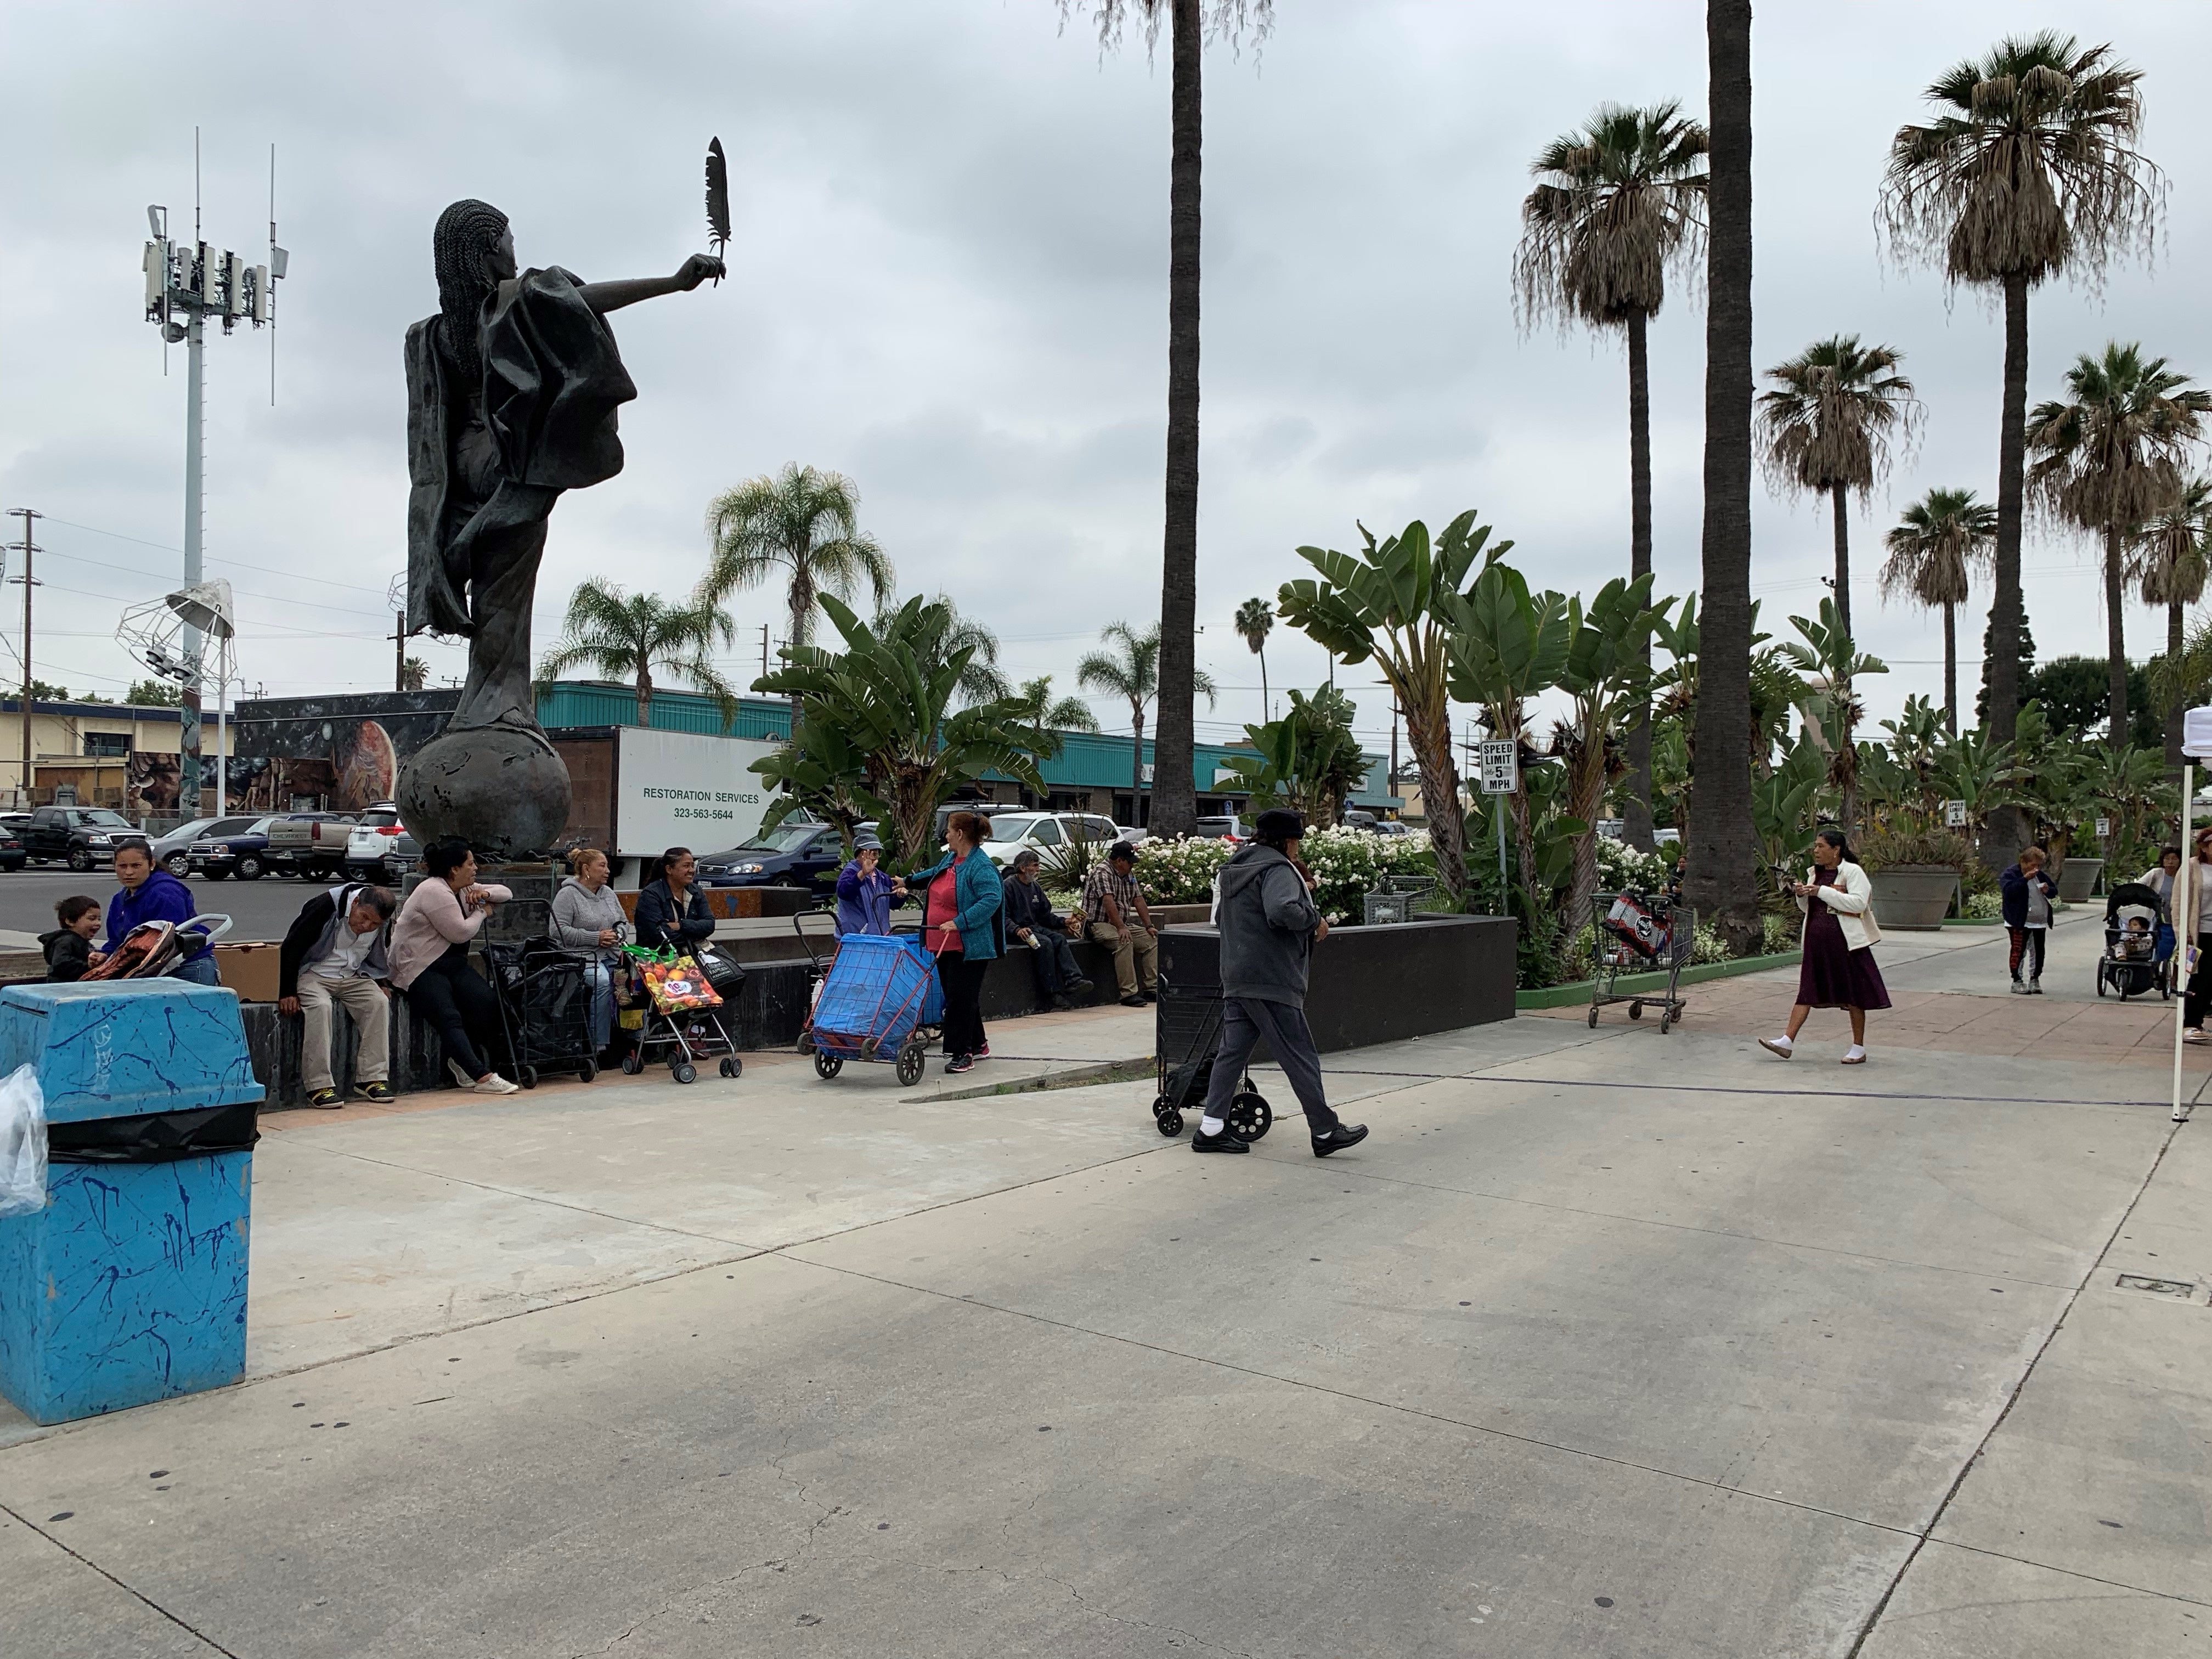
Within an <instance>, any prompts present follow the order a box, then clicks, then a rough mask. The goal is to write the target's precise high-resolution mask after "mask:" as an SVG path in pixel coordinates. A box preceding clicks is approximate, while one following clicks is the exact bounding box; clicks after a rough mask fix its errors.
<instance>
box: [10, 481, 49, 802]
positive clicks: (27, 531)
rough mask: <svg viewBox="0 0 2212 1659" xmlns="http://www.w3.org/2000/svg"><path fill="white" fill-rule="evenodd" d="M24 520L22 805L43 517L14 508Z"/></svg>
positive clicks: (26, 793)
mask: <svg viewBox="0 0 2212 1659" xmlns="http://www.w3.org/2000/svg"><path fill="white" fill-rule="evenodd" d="M13 512H14V514H15V517H16V518H19V519H21V520H22V521H23V539H22V540H21V542H20V543H18V544H17V545H18V546H20V547H21V549H22V550H23V574H21V576H18V577H17V578H16V579H15V580H18V581H20V582H21V583H22V584H23V805H26V806H28V805H30V804H31V590H32V589H33V587H36V586H38V585H39V584H38V581H37V580H36V579H35V577H34V576H33V574H32V571H31V556H32V555H33V554H34V553H36V552H38V551H39V548H38V545H37V544H35V543H34V542H33V541H32V540H31V526H32V525H33V523H34V522H35V521H36V520H40V519H43V518H45V517H46V514H45V513H34V512H33V511H32V510H31V509H30V508H29V507H15V508H14V509H13Z"/></svg>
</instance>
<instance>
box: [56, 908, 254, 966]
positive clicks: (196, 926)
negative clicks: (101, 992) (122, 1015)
mask: <svg viewBox="0 0 2212 1659" xmlns="http://www.w3.org/2000/svg"><path fill="white" fill-rule="evenodd" d="M229 931H230V918H229V917H228V916H222V915H207V916H193V917H191V918H190V919H189V920H187V921H178V922H171V921H142V922H140V923H139V924H138V925H137V927H133V928H132V929H131V931H130V932H129V933H126V934H125V936H124V937H123V939H122V941H121V942H120V943H118V945H116V947H115V948H114V949H113V950H112V951H109V952H108V954H107V959H106V961H105V962H103V963H100V965H99V966H98V967H97V968H93V969H87V970H86V973H85V975H84V978H85V979H87V980H99V979H160V978H161V977H162V976H163V975H166V974H167V973H168V971H169V970H170V969H172V968H174V967H175V966H176V965H177V964H178V963H180V962H182V961H183V960H184V959H185V957H188V956H190V955H191V953H192V952H193V951H197V950H198V949H199V948H200V946H201V945H212V944H214V943H215V941H216V940H217V939H221V938H222V936H223V935H224V934H225V933H228V932H229Z"/></svg>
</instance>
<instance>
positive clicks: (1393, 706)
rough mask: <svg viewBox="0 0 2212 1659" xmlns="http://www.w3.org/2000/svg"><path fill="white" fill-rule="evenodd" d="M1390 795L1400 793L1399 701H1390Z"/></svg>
mask: <svg viewBox="0 0 2212 1659" xmlns="http://www.w3.org/2000/svg"><path fill="white" fill-rule="evenodd" d="M1390 793H1392V794H1394V795H1395V794H1396V793H1398V700H1397V699H1396V698H1395V697H1393V698H1391V699H1390Z"/></svg>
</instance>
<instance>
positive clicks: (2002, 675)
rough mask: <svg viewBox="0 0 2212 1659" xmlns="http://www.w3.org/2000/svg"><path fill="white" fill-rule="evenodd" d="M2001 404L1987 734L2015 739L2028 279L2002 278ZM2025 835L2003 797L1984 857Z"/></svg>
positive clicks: (2004, 859) (1999, 857) (2010, 849)
mask: <svg viewBox="0 0 2212 1659" xmlns="http://www.w3.org/2000/svg"><path fill="white" fill-rule="evenodd" d="M2004 305H2005V352H2004V406H2003V410H2002V413H2001V414H2000V415H1999V416H1998V420H1999V422H2001V425H2000V427H1999V429H1998V432H1997V539H1996V548H1995V549H1994V550H1993V554H1992V558H1991V563H1992V566H1993V572H1992V574H1993V575H1994V577H1995V584H1994V586H1995V590H1996V591H1995V592H1994V594H1993V595H1992V597H1991V599H1990V654H1989V660H1988V661H1987V662H1985V663H1984V664H1983V665H1982V684H1984V686H1986V687H1987V688H1988V690H1989V696H1990V741H1991V742H1993V743H2010V742H2012V741H2013V740H2014V739H2015V738H2017V737H2018V736H2019V734H2020V628H2021V617H2022V616H2023V614H2024V612H2025V610H2026V607H2025V605H2023V604H2022V601H2021V589H2020V532H2021V509H2022V507H2023V506H2024V504H2025V501H2026V496H2027V277H2025V276H2008V277H2006V278H2005V284H2004ZM2026 840H2027V836H2026V833H2025V826H2024V825H2023V824H2022V823H2021V813H2020V809H2019V808H2018V807H2017V806H2015V805H2013V804H2011V803H2010V802H2006V803H2004V804H2003V805H1999V806H1998V807H1996V809H1995V810H1994V811H1991V812H1990V815H1989V817H1988V819H1987V820H1986V823H1985V826H1984V829H1983V832H1982V862H1983V863H1984V864H1986V865H1988V866H1990V868H1991V869H1993V870H2002V869H2003V868H2004V867H2005V866H2007V865H2008V864H2010V863H2011V862H2012V860H2013V858H2014V856H2015V854H2017V853H2018V852H2019V850H2020V848H2021V846H2022V845H2023V844H2024V843H2025V842H2026Z"/></svg>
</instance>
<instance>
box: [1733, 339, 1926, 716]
mask: <svg viewBox="0 0 2212 1659" xmlns="http://www.w3.org/2000/svg"><path fill="white" fill-rule="evenodd" d="M1904 359H1905V354H1904V353H1903V352H1901V351H1899V350H1897V349H1895V348H1893V347H1891V346H1886V345H1877V346H1862V345H1861V344H1860V343H1859V338H1858V336H1857V335H1856V334H1838V335H1836V336H1834V337H1832V338H1830V339H1826V340H1821V341H1820V342H1818V343H1815V344H1813V345H1809V346H1808V347H1806V348H1805V349H1804V350H1802V351H1801V352H1799V353H1798V354H1797V355H1796V356H1795V357H1792V358H1790V360H1789V361H1788V362H1781V363H1777V364H1776V365H1775V366H1774V367H1773V368H1770V369H1768V370H1767V371H1766V378H1767V379H1768V380H1771V381H1773V382H1774V383H1775V384H1774V389H1773V390H1772V391H1771V392H1763V393H1761V394H1760V396H1759V417H1758V432H1759V453H1760V458H1761V459H1763V460H1764V461H1765V464H1766V468H1767V472H1768V476H1769V477H1770V478H1771V481H1772V482H1773V483H1776V484H1777V485H1778V486H1779V487H1781V488H1784V489H1805V490H1810V491H1811V492H1813V493H1814V494H1815V495H1826V496H1827V497H1828V498H1829V502H1830V505H1831V508H1832V511H1833V513H1834V514H1835V531H1836V617H1837V620H1838V621H1839V622H1840V623H1842V624H1843V629H1844V632H1845V633H1846V634H1848V633H1850V631H1851V538H1850V509H1849V500H1850V496H1851V495H1854V494H1856V495H1857V496H1858V498H1859V499H1860V500H1861V501H1865V500H1866V499H1867V497H1868V496H1869V495H1870V494H1871V493H1872V492H1873V489H1874V487H1875V483H1877V482H1878V481H1879V480H1880V478H1881V476H1882V475H1883V474H1884V473H1886V472H1887V471H1889V459H1890V457H1889V452H1890V445H1891V443H1892V441H1894V440H1899V439H1902V440H1904V441H1907V442H1909V441H1911V437H1912V435H1913V433H1914V431H1915V430H1916V428H1917V426H1918V424H1919V416H1920V403H1919V400H1918V399H1917V398H1914V396H1913V395H1912V382H1911V381H1910V380H1906V379H1905V376H1904V375H1902V374H1899V373H1898V372H1897V366H1898V364H1899V363H1900V362H1903V361H1904ZM1844 740H1845V741H1846V742H1848V741H1849V740H1850V736H1849V734H1848V733H1845V734H1844Z"/></svg>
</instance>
